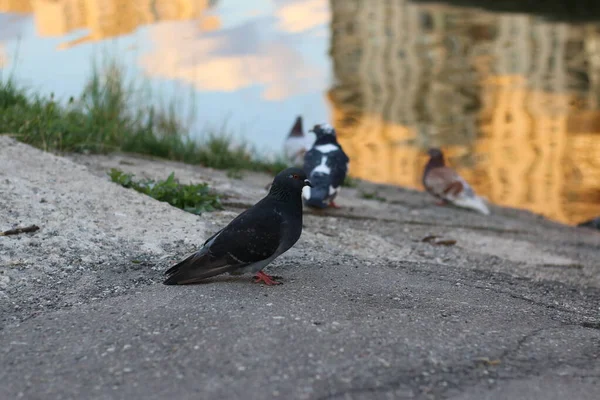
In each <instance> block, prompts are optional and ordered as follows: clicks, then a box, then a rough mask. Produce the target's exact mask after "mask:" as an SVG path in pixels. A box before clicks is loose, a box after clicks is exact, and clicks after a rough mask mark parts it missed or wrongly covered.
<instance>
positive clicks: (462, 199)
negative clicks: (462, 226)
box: [423, 149, 490, 215]
mask: <svg viewBox="0 0 600 400" xmlns="http://www.w3.org/2000/svg"><path fill="white" fill-rule="evenodd" d="M428 154H429V156H430V159H429V162H428V163H427V165H426V166H425V172H424V173H423V186H425V189H426V190H427V191H428V192H429V193H430V194H432V195H433V196H435V197H436V198H438V199H439V200H440V202H439V203H438V204H439V205H444V204H446V203H451V204H454V205H455V206H458V207H463V208H470V209H473V210H475V211H478V212H480V213H482V214H486V215H488V214H489V213H490V210H489V209H488V207H487V206H486V204H485V202H484V201H483V199H481V197H479V196H477V195H476V194H475V191H474V190H473V188H471V186H470V185H469V184H468V183H467V181H465V180H464V179H463V178H462V177H461V176H460V175H458V174H457V173H456V171H454V170H453V169H452V168H450V167H447V166H446V163H445V161H444V154H443V153H442V151H441V150H440V149H429V151H428Z"/></svg>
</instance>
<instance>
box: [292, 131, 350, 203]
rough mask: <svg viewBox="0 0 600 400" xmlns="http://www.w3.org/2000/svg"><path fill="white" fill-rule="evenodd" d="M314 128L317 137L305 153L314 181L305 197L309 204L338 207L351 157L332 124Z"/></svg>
mask: <svg viewBox="0 0 600 400" xmlns="http://www.w3.org/2000/svg"><path fill="white" fill-rule="evenodd" d="M312 132H314V133H315V135H316V136H317V140H316V141H315V143H314V144H313V147H312V148H311V149H310V150H309V151H308V152H307V153H306V154H305V155H304V172H306V175H307V176H308V178H309V179H310V181H311V182H312V188H306V189H304V191H303V192H302V197H304V202H305V203H306V205H308V206H310V207H316V208H326V207H327V206H331V207H334V208H339V207H338V206H337V205H336V204H335V202H334V199H335V197H336V196H337V194H338V192H339V190H340V187H341V186H342V183H343V182H344V179H345V178H346V174H347V173H348V163H349V161H350V159H349V158H348V156H347V155H346V153H344V150H342V147H341V146H340V145H339V143H338V142H337V138H336V136H335V129H333V127H332V126H331V125H329V124H320V125H315V127H314V128H313V129H312Z"/></svg>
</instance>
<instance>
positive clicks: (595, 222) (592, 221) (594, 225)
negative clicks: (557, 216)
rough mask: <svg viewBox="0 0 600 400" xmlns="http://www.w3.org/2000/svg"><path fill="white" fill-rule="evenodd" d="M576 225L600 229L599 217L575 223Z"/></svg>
mask: <svg viewBox="0 0 600 400" xmlns="http://www.w3.org/2000/svg"><path fill="white" fill-rule="evenodd" d="M577 226H579V227H582V228H592V229H598V230H600V217H596V218H592V219H590V220H589V221H584V222H581V223H579V224H577Z"/></svg>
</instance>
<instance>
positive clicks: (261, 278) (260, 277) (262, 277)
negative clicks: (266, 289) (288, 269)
mask: <svg viewBox="0 0 600 400" xmlns="http://www.w3.org/2000/svg"><path fill="white" fill-rule="evenodd" d="M260 282H262V283H264V284H265V285H267V286H273V285H281V282H278V281H276V280H274V279H273V277H272V276H270V275H267V274H265V273H264V272H262V271H258V273H257V274H256V276H255V277H254V283H260Z"/></svg>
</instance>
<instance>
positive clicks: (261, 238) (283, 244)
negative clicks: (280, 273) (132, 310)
mask: <svg viewBox="0 0 600 400" xmlns="http://www.w3.org/2000/svg"><path fill="white" fill-rule="evenodd" d="M304 186H311V183H310V181H309V180H308V179H306V174H304V171H302V169H300V168H287V169H285V170H283V171H281V172H280V173H279V174H277V176H276V177H275V179H274V180H273V184H272V185H271V190H270V191H269V194H267V196H266V197H265V198H263V199H262V200H260V201H259V202H258V203H256V204H255V205H254V206H252V207H251V208H249V209H247V210H246V211H244V212H243V213H241V214H240V215H238V216H237V217H235V218H234V219H233V220H232V221H231V222H230V223H229V225H227V226H226V227H225V228H223V229H221V230H220V231H219V232H217V233H215V234H214V235H212V236H211V237H210V238H208V239H207V240H206V242H204V245H203V246H202V248H201V249H200V250H198V251H197V252H196V253H194V254H192V255H190V256H189V257H188V258H186V259H185V260H183V261H181V262H180V263H178V264H177V265H175V266H173V267H171V268H170V269H168V270H167V271H166V272H165V275H168V277H167V279H166V280H165V281H164V284H165V285H183V284H186V283H195V282H199V281H201V280H203V279H206V278H210V277H212V276H215V275H220V274H223V273H226V272H229V273H230V274H232V275H241V274H244V273H247V272H252V273H256V276H255V282H264V283H265V284H266V285H277V284H279V283H281V282H278V281H276V280H274V279H273V277H271V276H269V275H267V274H265V273H264V272H262V269H263V268H264V267H266V266H267V265H269V263H270V262H271V261H273V260H274V259H275V258H277V257H278V256H280V255H281V254H283V253H285V252H286V251H287V250H289V249H290V248H291V247H292V246H293V245H294V244H295V243H296V241H298V239H299V238H300V234H301V233H302V197H301V195H302V189H303V188H304Z"/></svg>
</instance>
